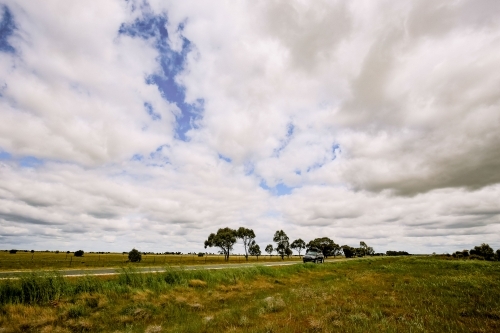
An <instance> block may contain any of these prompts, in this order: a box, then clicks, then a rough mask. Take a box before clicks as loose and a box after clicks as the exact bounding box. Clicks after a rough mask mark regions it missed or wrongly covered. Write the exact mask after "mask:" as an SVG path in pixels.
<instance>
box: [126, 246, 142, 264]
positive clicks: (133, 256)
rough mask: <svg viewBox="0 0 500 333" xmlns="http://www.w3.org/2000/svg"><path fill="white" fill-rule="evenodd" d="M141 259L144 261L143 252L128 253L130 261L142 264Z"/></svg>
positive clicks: (132, 251) (133, 250)
mask: <svg viewBox="0 0 500 333" xmlns="http://www.w3.org/2000/svg"><path fill="white" fill-rule="evenodd" d="M141 259H142V254H141V252H139V251H137V250H136V249H132V250H131V251H130V252H129V253H128V260H130V261H131V262H140V261H141Z"/></svg>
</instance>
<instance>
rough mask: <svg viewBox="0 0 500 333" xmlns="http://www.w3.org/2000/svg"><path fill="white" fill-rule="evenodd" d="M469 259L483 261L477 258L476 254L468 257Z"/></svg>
mask: <svg viewBox="0 0 500 333" xmlns="http://www.w3.org/2000/svg"><path fill="white" fill-rule="evenodd" d="M469 259H470V260H484V257H482V256H479V255H477V254H472V255H470V256H469Z"/></svg>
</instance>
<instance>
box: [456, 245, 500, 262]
mask: <svg viewBox="0 0 500 333" xmlns="http://www.w3.org/2000/svg"><path fill="white" fill-rule="evenodd" d="M452 256H453V257H455V258H464V259H478V260H489V261H495V260H496V261H500V249H498V250H496V252H495V251H494V250H493V249H492V248H491V246H489V245H488V244H486V243H483V244H481V245H479V246H474V248H473V249H470V250H462V251H456V252H454V253H453V254H452Z"/></svg>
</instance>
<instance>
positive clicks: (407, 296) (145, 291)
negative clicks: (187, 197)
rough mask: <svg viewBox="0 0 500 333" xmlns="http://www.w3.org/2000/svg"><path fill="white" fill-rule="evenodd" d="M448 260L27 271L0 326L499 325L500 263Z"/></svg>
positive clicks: (0, 311)
mask: <svg viewBox="0 0 500 333" xmlns="http://www.w3.org/2000/svg"><path fill="white" fill-rule="evenodd" d="M446 259H451V260H446ZM446 259H443V258H440V257H377V258H367V259H361V260H348V261H338V262H336V263H330V264H329V263H325V264H323V265H314V264H297V265H292V266H284V267H276V268H271V267H251V268H245V269H242V268H235V269H224V270H216V271H210V270H200V271H188V270H181V269H169V270H167V271H166V272H164V273H158V274H136V273H135V272H134V271H133V270H130V269H124V270H123V271H122V273H121V274H120V275H119V276H117V277H92V276H86V277H82V278H75V279H67V278H62V277H61V276H59V275H57V274H54V273H50V274H29V275H26V276H24V277H23V278H21V279H19V280H3V281H1V282H0V303H1V304H0V331H2V332H149V333H151V332H338V331H342V332H498V331H499V330H500V285H499V284H498V276H499V275H500V264H499V263H498V262H489V261H475V260H457V259H453V258H451V257H450V258H446Z"/></svg>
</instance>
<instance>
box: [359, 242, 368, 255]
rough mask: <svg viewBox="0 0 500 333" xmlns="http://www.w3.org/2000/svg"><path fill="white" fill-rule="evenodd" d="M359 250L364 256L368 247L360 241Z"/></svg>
mask: <svg viewBox="0 0 500 333" xmlns="http://www.w3.org/2000/svg"><path fill="white" fill-rule="evenodd" d="M359 248H360V249H361V251H360V252H362V253H363V255H362V256H365V255H366V250H367V249H368V245H366V243H365V242H363V241H361V242H359Z"/></svg>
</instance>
